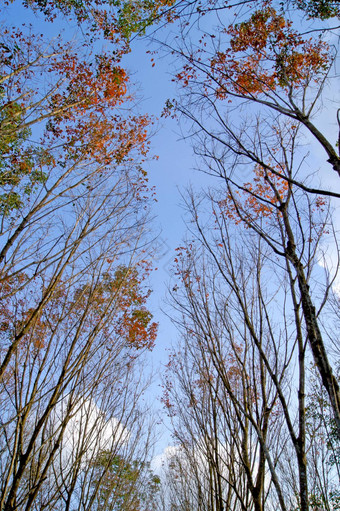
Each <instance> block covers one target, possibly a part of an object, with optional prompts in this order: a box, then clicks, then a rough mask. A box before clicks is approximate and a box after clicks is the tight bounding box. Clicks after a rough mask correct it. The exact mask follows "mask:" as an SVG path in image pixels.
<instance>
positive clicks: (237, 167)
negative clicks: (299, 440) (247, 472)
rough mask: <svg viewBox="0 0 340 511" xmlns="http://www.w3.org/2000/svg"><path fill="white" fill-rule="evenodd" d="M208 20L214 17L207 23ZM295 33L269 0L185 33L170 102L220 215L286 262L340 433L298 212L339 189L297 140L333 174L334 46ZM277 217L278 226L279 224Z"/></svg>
mask: <svg viewBox="0 0 340 511" xmlns="http://www.w3.org/2000/svg"><path fill="white" fill-rule="evenodd" d="M247 5H248V6H249V5H250V6H251V5H252V4H251V3H250V4H247ZM226 9H227V8H226ZM221 12H223V10H221ZM228 12H229V11H228ZM215 22H216V23H217V22H218V19H217V20H216V19H215V21H211V22H210V23H211V24H212V23H215ZM298 22H299V23H300V22H302V23H303V20H301V19H299V20H298ZM207 26H209V23H208V24H207V23H206V24H205V27H207ZM184 30H185V28H184ZM301 32H302V31H301V30H300V31H299V30H295V29H294V28H293V21H292V20H291V19H289V18H288V16H287V15H285V13H284V12H283V11H280V10H279V9H275V2H270V3H266V4H265V5H264V6H263V7H262V8H254V9H253V10H252V11H251V13H250V14H249V11H248V12H247V13H246V14H245V15H243V14H242V11H241V12H240V13H239V14H238V18H237V19H236V22H234V21H233V22H232V23H231V24H230V25H229V26H227V27H226V24H225V23H222V24H218V25H217V29H216V30H215V31H214V33H212V30H210V29H209V28H208V29H206V30H205V29H204V28H203V29H202V31H201V35H200V36H199V37H200V38H198V39H199V41H198V43H195V42H194V38H195V36H194V35H193V38H192V40H191V41H190V39H189V38H188V34H187V33H186V32H183V33H182V42H179V43H178V46H177V47H176V48H174V50H173V51H174V53H175V54H177V55H178V56H179V57H181V58H183V59H184V64H182V68H181V69H180V71H179V72H178V73H177V74H176V79H177V80H178V81H179V82H180V83H182V84H183V95H182V99H181V100H179V101H178V102H177V103H175V106H176V107H177V111H178V112H180V113H182V114H183V115H184V117H185V118H186V119H187V120H189V122H190V123H191V126H192V132H193V133H194V136H195V140H196V142H195V144H196V145H195V147H196V152H197V154H198V155H199V156H200V157H201V158H202V162H203V163H202V170H204V171H205V172H208V173H210V174H212V175H213V176H215V177H218V178H221V180H222V182H223V183H224V184H225V190H224V198H223V197H222V196H221V195H220V198H219V199H218V200H219V201H223V200H224V201H225V215H227V216H229V218H230V219H232V220H233V221H235V222H236V223H242V224H243V225H244V226H246V227H247V228H250V229H253V230H254V231H255V232H257V233H258V234H260V235H261V236H262V239H264V240H265V241H266V243H268V245H269V246H270V247H271V249H272V251H273V254H275V255H276V256H280V257H281V258H282V260H283V264H286V261H288V262H289V263H288V264H289V267H290V269H289V270H288V269H287V271H288V272H292V278H293V279H295V278H296V279H297V282H298V286H299V296H298V298H297V303H300V301H301V303H302V310H303V317H304V322H305V327H304V328H306V331H307V332H308V341H309V348H310V350H311V352H312V354H313V358H314V362H315V364H316V366H317V367H318V370H319V373H320V376H321V378H322V382H323V385H324V387H325V389H326V390H327V393H328V396H329V399H330V401H331V406H332V409H333V413H334V417H335V420H336V423H337V430H338V435H339V436H340V413H339V411H340V393H339V384H338V381H337V378H336V376H335V374H334V362H333V361H332V360H331V357H330V351H329V349H328V347H327V346H326V345H325V341H324V334H323V332H322V327H321V325H320V321H319V314H320V311H318V310H317V303H318V299H317V298H316V297H315V296H314V295H313V292H312V290H311V288H310V286H309V283H308V281H309V274H308V272H306V271H305V268H306V262H307V261H308V259H309V258H310V254H309V253H308V252H306V250H308V248H307V247H308V242H307V240H308V239H309V238H310V237H311V236H313V235H314V234H313V231H314V230H315V229H314V227H313V226H311V224H310V222H309V221H308V219H307V221H305V217H306V215H307V213H304V211H307V210H310V209H311V208H324V207H327V206H326V204H327V201H326V197H333V198H334V199H335V198H338V197H339V194H338V193H337V192H336V191H334V190H332V189H328V188H326V187H325V186H322V185H320V186H318V184H314V182H317V180H318V178H319V179H320V180H321V181H322V183H323V182H325V181H326V178H325V177H323V176H322V174H319V175H318V177H316V176H313V175H311V171H310V169H311V168H312V169H314V168H315V166H313V162H312V161H311V160H310V159H308V157H307V156H306V154H303V153H302V152H301V146H299V144H300V142H301V139H302V136H304V137H306V138H307V137H308V141H310V144H311V147H315V148H317V147H320V148H322V150H323V151H324V152H325V154H326V155H327V162H328V163H329V164H330V165H329V168H330V169H332V172H334V171H335V175H336V176H338V174H339V155H338V152H337V150H336V148H335V147H334V146H335V142H336V141H329V139H328V138H327V136H326V135H325V134H324V133H322V131H321V129H320V128H318V127H317V123H316V121H315V120H314V117H316V112H317V107H318V105H320V101H321V98H322V96H323V94H324V93H325V91H326V82H327V81H328V80H329V79H330V77H331V73H332V70H333V65H334V61H335V55H334V53H333V50H332V49H331V47H330V45H329V44H328V42H326V41H325V40H323V38H322V30H316V33H315V34H316V35H315V37H314V36H313V34H314V33H313V32H311V34H312V35H310V34H308V36H307V35H303V34H302V33H301ZM327 33H328V32H327ZM169 106H170V105H169ZM170 111H171V108H170ZM236 111H237V116H236V115H235V112H236ZM334 118H335V120H336V116H334ZM186 129H187V128H186ZM189 129H190V128H189ZM332 142H333V143H332ZM316 171H317V169H315V172H316ZM331 177H332V176H331ZM302 192H306V194H307V195H304V194H303V193H302ZM302 197H303V199H302ZM313 197H314V198H315V197H316V199H313ZM314 201H315V202H314ZM303 204H305V206H304V205H303ZM313 204H315V205H313ZM274 224H277V225H278V226H279V227H278V230H276V231H275V228H274ZM332 278H334V274H333V275H332V277H331V279H332Z"/></svg>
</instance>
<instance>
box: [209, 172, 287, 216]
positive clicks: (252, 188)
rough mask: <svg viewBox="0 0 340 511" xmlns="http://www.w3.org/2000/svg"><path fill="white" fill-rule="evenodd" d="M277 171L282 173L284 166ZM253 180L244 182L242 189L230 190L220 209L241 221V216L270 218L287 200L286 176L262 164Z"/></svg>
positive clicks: (220, 203) (224, 213) (220, 204)
mask: <svg viewBox="0 0 340 511" xmlns="http://www.w3.org/2000/svg"><path fill="white" fill-rule="evenodd" d="M275 171H276V172H277V173H282V168H281V167H280V166H278V165H277V166H276V168H275ZM254 176H255V177H254V179H253V181H252V182H248V183H244V185H243V187H242V190H234V191H233V192H232V193H231V192H229V193H228V194H227V196H226V197H225V199H223V200H222V201H220V202H219V206H220V209H221V211H222V213H223V215H225V216H226V217H228V218H230V219H231V220H234V221H235V222H236V223H240V222H241V217H243V218H244V219H246V220H258V219H259V218H269V217H271V216H272V215H273V214H274V210H275V211H276V212H277V211H278V209H277V208H275V206H279V205H280V203H281V202H284V201H285V198H286V196H287V192H288V188H289V184H288V181H287V180H286V179H284V178H281V177H279V176H278V175H276V174H274V173H273V172H271V171H270V170H267V169H264V168H263V167H262V166H261V165H256V166H255V168H254Z"/></svg>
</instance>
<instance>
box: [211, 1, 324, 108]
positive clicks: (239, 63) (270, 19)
mask: <svg viewBox="0 0 340 511" xmlns="http://www.w3.org/2000/svg"><path fill="white" fill-rule="evenodd" d="M226 33H227V34H228V35H229V36H230V37H231V39H230V48H228V49H227V50H226V51H219V52H217V53H216V55H215V56H214V57H213V58H212V59H210V68H211V73H212V75H213V78H214V81H215V83H216V82H217V84H219V85H218V87H217V88H216V95H217V97H219V98H220V99H224V98H225V97H226V96H227V95H228V92H232V93H236V94H240V95H248V94H249V95H252V96H254V95H255V96H256V95H258V94H260V93H266V92H269V91H275V90H276V89H277V88H278V87H282V88H285V87H292V88H293V89H294V88H297V87H300V86H301V85H304V84H307V83H308V82H309V81H310V80H312V79H314V80H316V81H317V80H318V77H319V76H320V75H321V76H323V73H324V71H325V70H326V69H327V67H328V65H329V62H330V58H331V57H330V52H329V46H328V45H327V44H326V43H325V42H323V41H320V40H317V41H315V40H313V39H312V38H310V39H307V40H306V39H304V38H303V37H302V36H301V35H300V34H299V33H298V32H296V31H295V30H293V29H292V22H291V21H289V20H286V19H285V18H284V16H283V15H281V14H277V13H276V11H275V9H273V8H272V7H270V6H266V7H264V8H263V9H262V10H260V11H256V12H255V13H254V14H253V15H252V16H251V18H250V19H249V21H246V22H243V23H240V24H235V25H231V26H229V28H228V29H226Z"/></svg>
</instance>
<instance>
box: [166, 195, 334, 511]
mask: <svg viewBox="0 0 340 511" xmlns="http://www.w3.org/2000/svg"><path fill="white" fill-rule="evenodd" d="M223 195H224V193H223V190H219V191H218V192H214V193H213V192H210V194H209V195H208V196H206V195H205V194H202V195H201V196H200V197H199V198H196V197H195V196H194V195H193V194H192V195H191V196H190V199H189V200H188V202H187V207H188V210H189V211H190V217H191V221H190V233H191V239H190V241H188V243H187V244H184V246H183V247H181V248H179V249H178V254H177V257H176V260H177V269H176V274H177V275H178V277H177V278H178V281H177V283H176V285H175V286H174V287H173V291H172V304H173V306H174V308H175V311H177V314H176V315H175V313H174V312H173V317H174V321H175V322H176V323H177V324H178V326H179V329H180V332H181V334H182V339H183V343H184V347H183V348H182V350H180V349H179V348H176V352H175V353H176V354H175V355H174V356H173V358H172V359H171V361H170V363H169V376H168V379H167V380H166V382H165V390H166V394H165V399H164V402H165V405H166V407H167V408H168V409H169V411H170V415H171V416H172V417H173V423H174V425H173V428H174V437H175V439H176V441H177V442H178V443H179V445H180V447H181V449H182V451H183V453H184V454H183V455H180V463H181V466H183V463H184V467H196V470H199V471H200V475H199V477H198V481H199V484H198V485H197V487H198V488H201V489H200V491H199V492H198V491H196V492H195V490H194V489H193V486H192V485H191V486H190V488H191V490H192V491H193V492H194V493H195V497H194V500H195V499H196V501H199V498H201V502H202V509H205V507H204V504H203V502H212V503H211V504H205V505H206V506H207V507H206V508H207V509H212V510H215V509H224V508H225V507H226V508H228V506H230V503H231V502H233V506H235V507H234V508H235V509H252V508H254V509H271V508H272V507H273V509H274V508H275V509H277V508H280V509H282V510H291V509H297V508H298V509H304V510H307V509H309V508H311V509H313V498H314V494H313V490H314V489H315V483H314V481H313V479H312V476H311V473H312V471H313V469H312V466H313V462H312V461H311V459H310V458H309V456H308V453H310V452H312V451H313V450H314V449H318V447H317V446H318V444H319V442H322V441H324V436H323V433H322V432H321V430H315V429H314V430H313V433H311V434H310V430H309V429H308V428H309V426H308V425H307V423H308V413H307V411H306V397H305V396H306V394H307V393H308V389H309V388H310V386H309V385H310V374H309V371H308V368H307V364H308V354H307V352H306V348H307V341H308V334H307V332H306V329H305V328H304V325H303V311H302V304H301V301H299V288H298V286H297V282H296V279H295V278H294V277H293V275H292V273H291V272H290V269H289V262H287V267H285V266H279V265H278V263H277V259H275V258H273V257H272V254H271V248H270V247H268V246H266V243H265V242H264V241H263V238H262V236H261V234H260V233H259V234H255V233H253V232H252V230H245V229H243V230H241V229H240V227H239V225H233V222H232V221H231V220H230V218H229V217H228V215H227V214H226V209H225V201H224V200H221V199H220V197H221V196H222V197H223ZM300 207H302V201H301V200H300ZM300 212H302V209H300ZM309 214H310V211H309ZM319 215H320V212H319V211H318V209H317V208H316V211H315V212H314V214H313V215H312V216H311V217H310V219H309V221H310V222H311V224H312V225H315V226H316V225H320V222H321V218H319V219H317V217H318V216H319ZM321 217H322V215H321ZM322 221H323V222H325V219H323V220H322ZM264 222H265V220H263V223H264ZM274 226H275V229H276V223H275V224H273V228H272V229H271V234H272V236H273V235H274V233H275V230H274ZM318 232H319V236H318V237H317V236H315V237H314V238H310V239H309V241H308V243H309V250H308V253H309V254H310V258H309V260H307V261H306V262H305V268H306V271H307V272H308V274H309V275H310V282H312V281H313V274H314V269H313V267H314V258H313V254H314V253H315V251H316V249H317V246H318V245H319V244H320V242H321V239H322V232H323V229H320V230H319V231H318ZM319 278H320V277H319ZM328 292H329V289H327V288H326V290H325V293H326V294H325V296H324V297H320V301H321V302H322V303H324V302H325V301H326V298H327V294H328ZM328 314H329V312H328V313H327V315H328ZM198 453H199V454H198ZM181 456H182V457H181ZM183 459H184V460H185V461H183ZM197 465H198V466H199V468H197ZM200 465H201V467H200ZM207 466H209V467H212V468H211V472H209V471H208V470H207V469H206V467H207ZM176 467H177V465H176V466H175V472H176V470H177V468H176ZM192 470H193V469H192ZM323 470H325V466H324V467H323ZM327 470H329V469H327ZM172 473H173V472H172ZM193 473H194V472H193ZM208 474H214V478H213V479H212V481H213V482H212V483H211V484H210V483H209V476H208ZM192 477H193V476H192ZM331 477H335V478H337V477H338V475H337V473H336V470H332V476H331ZM202 478H203V479H202ZM219 479H220V483H219V484H218V480H219ZM194 480H195V479H194ZM312 481H313V483H312ZM176 484H177V483H176ZM178 484H179V485H182V484H185V482H183V481H182V479H180V481H179V483H178ZM324 489H325V488H324ZM199 495H203V497H199Z"/></svg>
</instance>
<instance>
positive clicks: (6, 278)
mask: <svg viewBox="0 0 340 511" xmlns="http://www.w3.org/2000/svg"><path fill="white" fill-rule="evenodd" d="M31 30H33V29H32V28H27V27H26V28H25V27H23V28H22V29H15V28H13V29H12V28H11V29H5V30H4V31H3V33H2V41H1V87H2V88H1V110H0V120H1V126H0V133H1V136H2V142H1V148H0V149H1V155H0V186H1V198H0V216H1V247H0V286H1V291H2V292H1V313H0V316H1V317H0V323H1V327H0V330H1V332H0V335H1V351H0V353H1V366H0V367H1V369H0V399H1V410H2V414H1V423H0V445H1V448H0V471H1V505H0V508H1V509H4V510H15V509H27V510H28V509H44V508H47V509H54V510H55V509H74V508H78V509H80V508H81V509H85V508H86V509H90V508H91V503H92V502H93V499H94V498H95V496H93V487H92V486H91V484H92V482H93V477H94V465H93V460H94V459H95V458H96V457H97V456H98V453H99V452H100V451H102V450H105V449H109V450H110V452H112V455H113V456H118V455H120V456H124V459H126V460H130V459H135V460H136V461H138V462H139V461H140V462H143V463H144V462H145V463H146V462H147V459H148V455H149V445H150V438H149V433H150V432H149V430H148V428H147V427H146V426H145V431H144V433H143V435H144V436H143V435H142V434H141V433H138V431H139V428H141V427H142V420H141V417H142V416H144V410H142V409H141V407H140V406H139V400H140V398H141V395H142V393H143V391H144V388H145V384H146V383H145V382H144V381H143V380H144V378H143V377H142V371H141V370H140V367H139V368H138V370H137V366H138V360H139V359H140V358H141V356H142V354H143V353H144V352H145V351H147V350H149V349H151V348H152V346H153V344H154V341H155V336H156V331H157V325H156V324H155V323H154V322H153V320H152V314H151V313H150V312H149V310H148V309H147V306H146V302H147V298H148V296H149V293H150V291H149V290H148V288H147V286H146V283H145V279H146V278H147V275H148V273H149V272H150V270H151V265H150V255H151V251H152V250H151V245H150V243H149V236H148V223H147V220H148V210H149V205H150V193H149V192H150V190H149V189H148V185H147V177H146V172H145V171H144V170H143V163H144V161H145V158H146V157H147V153H148V133H147V128H148V124H149V120H148V118H147V117H146V116H143V115H139V114H136V113H135V112H134V111H132V110H131V105H132V101H131V100H132V98H131V95H130V93H128V91H127V82H128V77H127V75H126V72H125V71H124V70H123V68H122V67H121V65H120V64H119V62H120V57H121V55H122V52H123V49H122V48H121V47H119V45H118V42H117V53H116V54H114V53H110V55H109V54H104V53H102V54H97V55H96V54H93V52H92V51H91V50H90V49H89V47H88V46H86V44H85V45H83V46H81V45H78V46H76V45H75V44H74V43H72V44H71V43H68V42H66V43H65V42H63V41H62V40H61V39H60V38H59V39H57V40H54V41H46V40H44V38H43V37H42V36H36V35H34V34H32V33H31ZM135 371H137V374H138V375H139V377H136V373H135ZM80 432H81V433H80ZM107 469H108V468H107ZM104 472H105V471H103V473H104ZM96 491H97V492H98V489H97V490H96Z"/></svg>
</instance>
